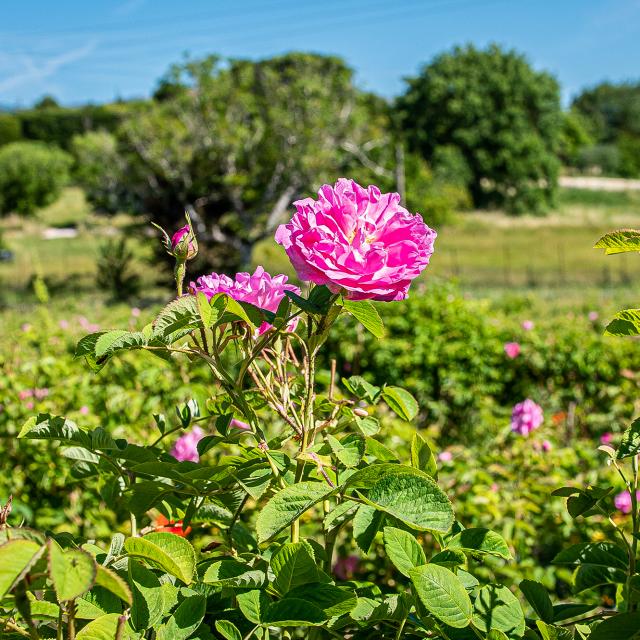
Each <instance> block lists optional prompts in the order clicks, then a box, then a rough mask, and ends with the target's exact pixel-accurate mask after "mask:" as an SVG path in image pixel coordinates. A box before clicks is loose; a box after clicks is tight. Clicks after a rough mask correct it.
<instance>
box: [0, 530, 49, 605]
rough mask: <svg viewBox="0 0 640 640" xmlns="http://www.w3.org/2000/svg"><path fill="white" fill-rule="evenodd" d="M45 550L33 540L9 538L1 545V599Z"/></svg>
mask: <svg viewBox="0 0 640 640" xmlns="http://www.w3.org/2000/svg"><path fill="white" fill-rule="evenodd" d="M44 550H45V547H44V546H43V545H41V544H38V543H37V542H34V541H33V540H9V541H8V542H5V543H4V544H3V545H2V546H0V600H1V599H2V597H3V596H4V595H5V593H7V592H8V591H10V590H11V589H12V588H13V586H14V585H15V584H16V583H17V582H19V581H20V580H22V578H24V576H25V575H26V574H27V572H28V571H29V569H30V568H31V567H32V566H33V565H34V564H35V562H36V561H37V560H38V558H40V556H41V555H42V554H43V552H44Z"/></svg>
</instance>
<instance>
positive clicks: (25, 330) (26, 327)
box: [20, 322, 31, 332]
mask: <svg viewBox="0 0 640 640" xmlns="http://www.w3.org/2000/svg"><path fill="white" fill-rule="evenodd" d="M20 329H21V331H23V332H27V331H29V329H31V325H30V324H29V323H28V322H25V323H24V324H22V325H20Z"/></svg>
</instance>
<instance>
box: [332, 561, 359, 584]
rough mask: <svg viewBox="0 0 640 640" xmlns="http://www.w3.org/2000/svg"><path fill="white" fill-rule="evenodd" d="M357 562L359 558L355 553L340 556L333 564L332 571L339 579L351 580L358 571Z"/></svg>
mask: <svg viewBox="0 0 640 640" xmlns="http://www.w3.org/2000/svg"><path fill="white" fill-rule="evenodd" d="M359 564H360V558H358V556H356V555H350V556H347V557H346V558H343V557H340V558H338V559H337V560H336V562H335V564H334V565H333V573H335V574H336V577H337V578H338V579H339V580H351V579H352V578H353V575H354V574H355V573H356V572H357V571H358V566H359Z"/></svg>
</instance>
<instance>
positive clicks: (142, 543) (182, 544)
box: [124, 532, 196, 584]
mask: <svg viewBox="0 0 640 640" xmlns="http://www.w3.org/2000/svg"><path fill="white" fill-rule="evenodd" d="M124 548H125V550H126V552H127V555H129V556H134V557H139V558H143V559H144V560H146V561H147V562H148V563H150V564H151V565H153V566H154V567H158V568H159V569H162V570H163V571H166V572H167V573H170V574H171V575H172V576H175V577H176V578H178V580H181V581H182V582H184V583H185V584H191V580H192V579H193V571H194V569H195V565H196V556H195V551H194V549H193V547H192V546H191V543H190V542H189V541H188V540H185V539H184V538H182V537H181V536H177V535H175V534H173V533H166V532H159V533H149V534H147V535H146V536H144V537H142V538H127V540H126V542H125V543H124Z"/></svg>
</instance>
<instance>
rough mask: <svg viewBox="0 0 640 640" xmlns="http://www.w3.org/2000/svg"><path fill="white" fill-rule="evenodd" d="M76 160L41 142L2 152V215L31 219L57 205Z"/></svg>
mask: <svg viewBox="0 0 640 640" xmlns="http://www.w3.org/2000/svg"><path fill="white" fill-rule="evenodd" d="M72 163H73V158H71V156H70V155H69V154H68V153H65V152H64V151H62V150H61V149H57V148H56V147H49V146H47V145H44V144H42V143H41V142H12V143H11V144H7V145H5V146H4V147H2V148H0V215H1V214H7V213H11V212H13V211H15V212H16V213H19V214H23V215H29V214H32V213H34V212H35V210H36V209H37V208H38V207H44V206H46V205H48V204H50V203H51V202H53V201H54V200H55V199H56V198H57V197H58V196H59V195H60V191H61V190H62V187H64V186H65V185H66V184H67V182H68V181H69V169H70V167H71V164H72Z"/></svg>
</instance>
